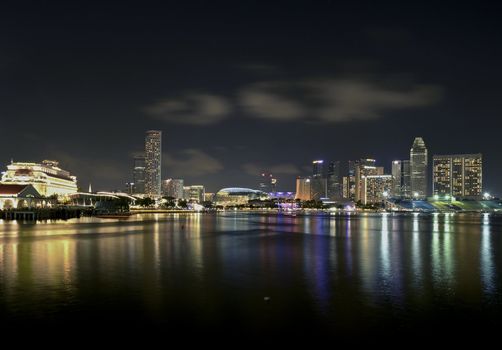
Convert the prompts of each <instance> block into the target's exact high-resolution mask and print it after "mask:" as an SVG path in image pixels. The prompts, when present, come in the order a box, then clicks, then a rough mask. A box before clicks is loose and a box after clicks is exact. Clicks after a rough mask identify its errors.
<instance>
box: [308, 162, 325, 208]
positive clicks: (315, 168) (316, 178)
mask: <svg viewBox="0 0 502 350" xmlns="http://www.w3.org/2000/svg"><path fill="white" fill-rule="evenodd" d="M324 176H325V175H324V161H323V160H314V161H313V162H312V180H311V183H310V194H311V197H312V199H315V200H320V199H321V198H326V196H327V190H328V188H327V187H328V186H327V179H326V178H325V177H324Z"/></svg>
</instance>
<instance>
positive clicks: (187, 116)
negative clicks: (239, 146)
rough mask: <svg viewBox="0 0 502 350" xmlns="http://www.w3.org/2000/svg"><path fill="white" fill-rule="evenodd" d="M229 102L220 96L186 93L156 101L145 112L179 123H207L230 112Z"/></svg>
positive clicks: (214, 121)
mask: <svg viewBox="0 0 502 350" xmlns="http://www.w3.org/2000/svg"><path fill="white" fill-rule="evenodd" d="M230 110H231V108H230V104H229V102H228V101H227V100H226V99H225V98H224V97H221V96H216V95H212V94H205V93H187V94H185V95H183V96H180V97H173V98H168V99H164V100H160V101H157V102H156V103H154V104H152V105H150V106H147V107H146V108H145V112H146V113H147V114H148V115H150V116H151V117H153V118H156V119H159V120H163V121H166V122H172V123H179V124H193V125H207V124H213V123H217V122H219V121H221V120H223V119H225V118H226V117H227V115H228V113H229V112H230Z"/></svg>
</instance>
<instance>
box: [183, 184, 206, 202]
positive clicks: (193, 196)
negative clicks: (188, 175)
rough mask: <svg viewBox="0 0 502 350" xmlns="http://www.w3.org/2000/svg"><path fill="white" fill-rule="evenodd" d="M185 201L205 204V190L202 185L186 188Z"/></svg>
mask: <svg viewBox="0 0 502 350" xmlns="http://www.w3.org/2000/svg"><path fill="white" fill-rule="evenodd" d="M184 189H185V196H186V197H185V199H186V200H187V201H189V202H192V203H202V202H204V195H205V190H204V186H202V185H191V186H185V187H184Z"/></svg>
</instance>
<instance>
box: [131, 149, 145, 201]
mask: <svg viewBox="0 0 502 350" xmlns="http://www.w3.org/2000/svg"><path fill="white" fill-rule="evenodd" d="M131 188H132V194H144V193H145V156H144V155H137V156H135V157H134V167H133V171H132V185H131Z"/></svg>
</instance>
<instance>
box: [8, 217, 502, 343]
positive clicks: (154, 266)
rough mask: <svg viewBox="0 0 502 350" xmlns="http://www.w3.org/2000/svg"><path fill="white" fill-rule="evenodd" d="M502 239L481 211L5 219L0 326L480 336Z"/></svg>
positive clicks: (253, 335)
mask: <svg viewBox="0 0 502 350" xmlns="http://www.w3.org/2000/svg"><path fill="white" fill-rule="evenodd" d="M501 235H502V217H497V216H493V215H488V214H479V215H477V214H470V215H468V214H437V215H436V214H435V215H406V216H404V215H352V216H331V217H329V216H324V217H323V216H310V217H309V216H307V217H284V216H275V215H273V216H266V215H256V214H249V215H246V214H233V213H229V214H221V215H210V214H187V215H177V214H176V215H161V214H158V215H157V214H155V215H143V216H139V215H138V216H134V217H132V218H130V219H129V220H127V221H114V220H103V219H96V218H84V219H79V220H70V221H67V222H62V221H61V222H51V223H37V224H30V223H16V222H0V323H1V326H2V327H3V328H4V329H20V328H22V329H26V327H29V329H41V328H43V329H52V330H57V331H58V332H65V331H69V330H75V329H79V330H81V329H84V330H85V331H86V334H92V333H93V330H103V329H111V328H112V327H113V329H120V330H121V332H122V333H121V334H122V335H121V336H120V337H121V338H122V339H127V335H128V332H129V334H132V333H134V334H137V332H138V331H139V330H141V331H152V332H154V333H156V334H157V335H159V334H161V335H162V336H166V337H167V336H168V337H170V338H171V339H172V338H173V337H180V336H181V334H189V337H192V338H197V337H198V336H200V335H202V334H204V335H207V334H212V335H221V336H225V337H228V336H229V335H232V336H234V335H235V336H239V337H241V339H246V338H245V337H249V338H250V339H255V340H256V339H261V338H265V337H269V336H274V337H276V338H281V337H284V338H288V339H289V340H291V339H296V337H301V336H304V337H315V338H325V337H333V338H337V337H338V338H339V337H343V338H344V339H356V340H357V339H359V340H360V339H366V340H368V339H374V338H375V337H378V338H383V339H385V338H389V337H390V338H389V339H394V338H395V337H397V336H401V335H406V336H410V337H416V338H417V339H423V337H431V336H434V337H438V336H439V337H442V338H443V339H445V338H448V337H455V339H457V340H459V339H462V337H465V336H469V337H474V338H476V337H482V338H483V339H484V338H487V337H488V336H494V335H497V334H498V333H497V332H499V331H498V328H499V324H498V323H499V320H502V255H501V254H502V239H501ZM159 332H160V333H159ZM124 336H125V338H124ZM187 339H190V338H187Z"/></svg>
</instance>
